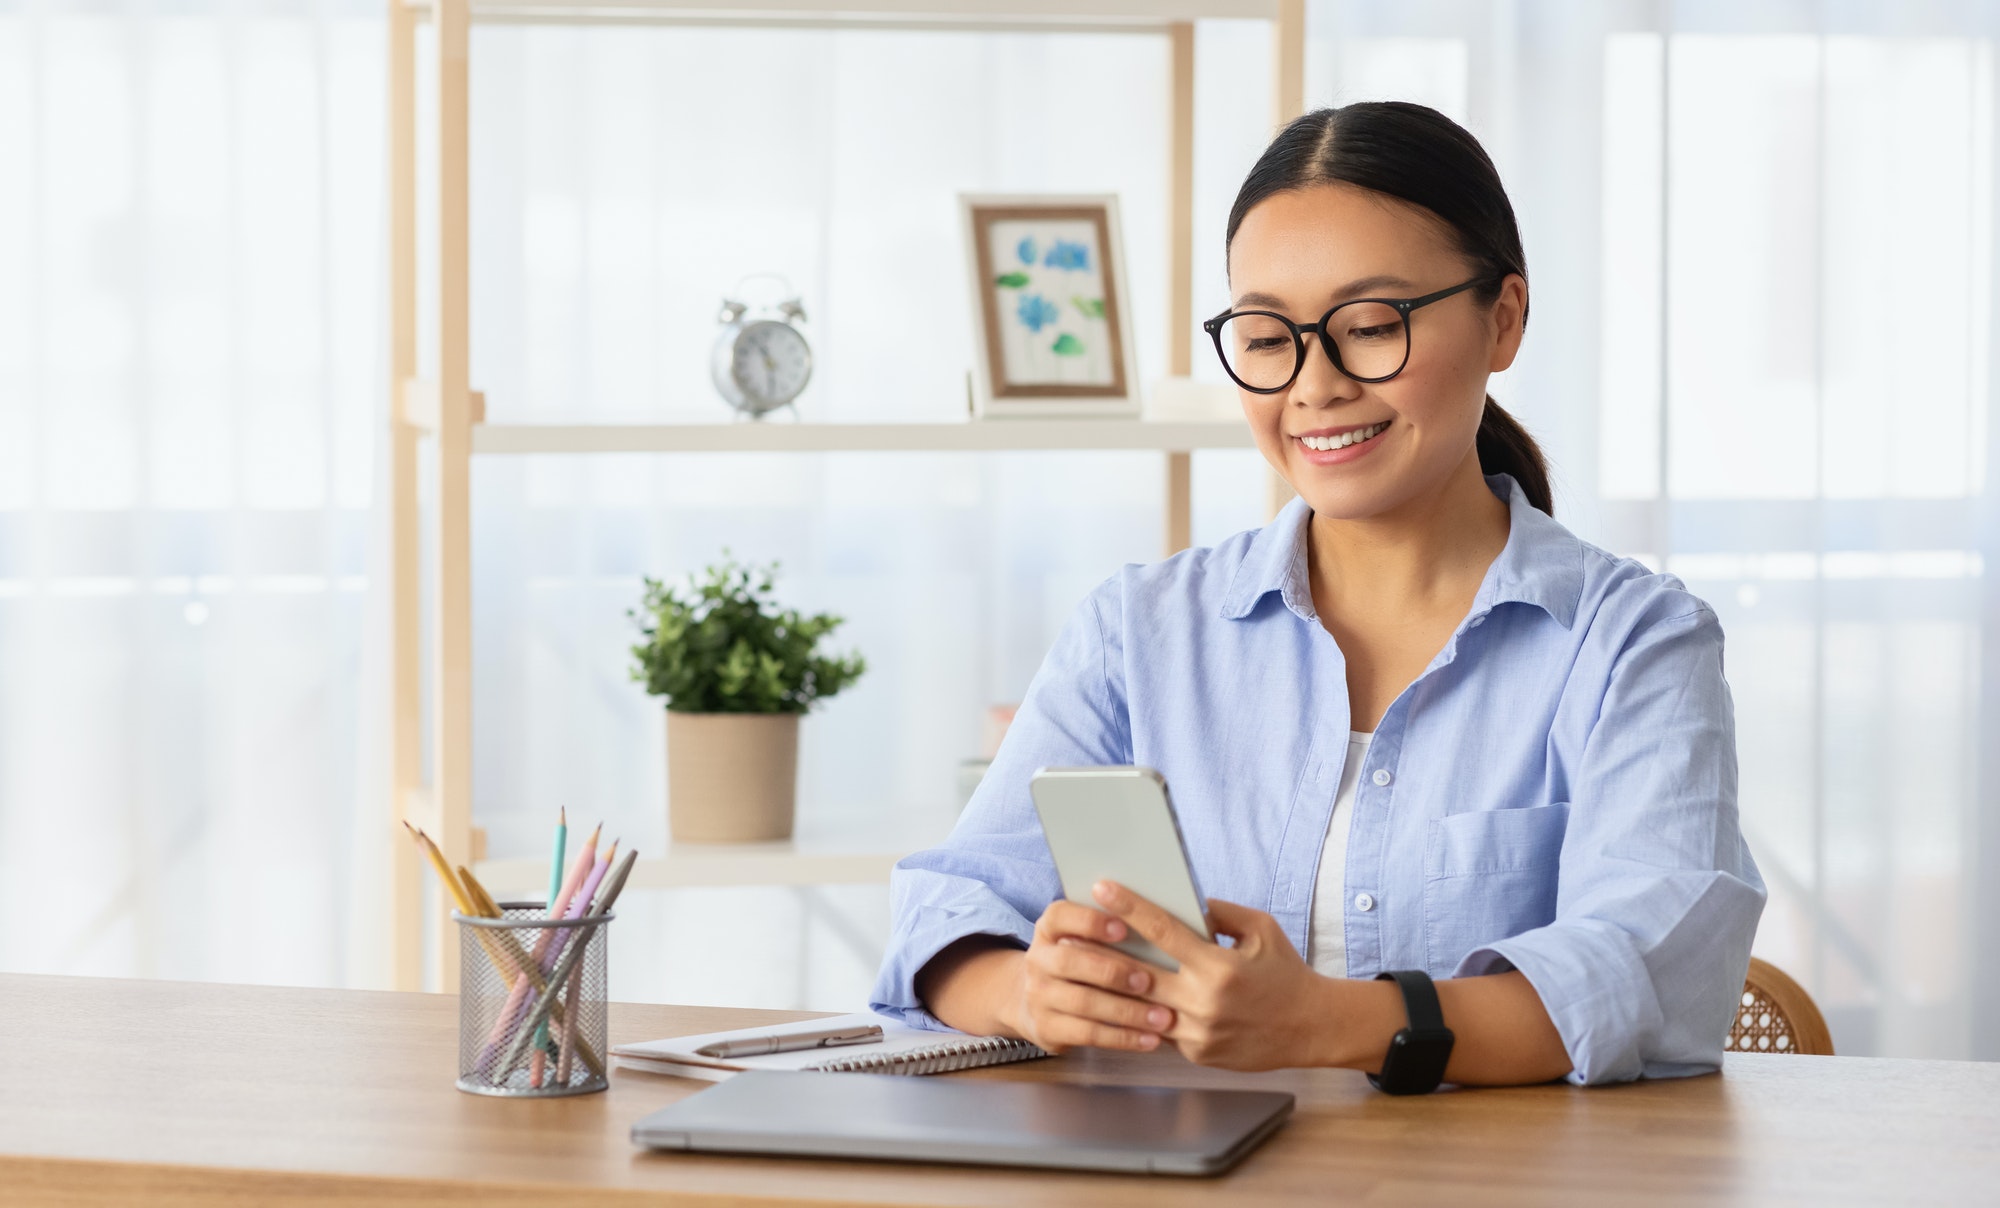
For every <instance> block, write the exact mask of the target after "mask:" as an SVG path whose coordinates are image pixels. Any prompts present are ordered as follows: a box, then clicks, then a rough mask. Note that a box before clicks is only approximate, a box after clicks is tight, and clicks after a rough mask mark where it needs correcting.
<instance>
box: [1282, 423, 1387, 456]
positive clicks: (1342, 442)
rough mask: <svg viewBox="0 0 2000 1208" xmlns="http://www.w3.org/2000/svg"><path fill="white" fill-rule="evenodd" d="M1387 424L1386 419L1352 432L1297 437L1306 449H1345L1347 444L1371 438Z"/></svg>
mask: <svg viewBox="0 0 2000 1208" xmlns="http://www.w3.org/2000/svg"><path fill="white" fill-rule="evenodd" d="M1388 426H1389V425H1388V423H1387V421H1384V422H1382V423H1379V424H1374V425H1371V426H1369V427H1366V428H1358V429H1356V430H1355V431H1353V432H1343V433H1342V434H1340V435H1339V436H1301V437H1299V443H1300V444H1303V445H1304V446H1305V447H1306V448H1308V449H1317V450H1319V451H1320V452H1322V453H1326V452H1330V451H1332V450H1334V449H1345V448H1346V447H1347V446H1349V445H1353V444H1359V443H1361V442H1362V441H1364V440H1372V439H1373V438H1375V437H1376V436H1379V435H1380V434H1381V432H1382V429H1384V428H1386V427H1388Z"/></svg>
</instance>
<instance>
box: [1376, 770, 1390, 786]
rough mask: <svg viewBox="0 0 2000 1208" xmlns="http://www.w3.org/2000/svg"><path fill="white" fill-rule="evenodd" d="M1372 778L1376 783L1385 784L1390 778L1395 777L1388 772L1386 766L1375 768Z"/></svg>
mask: <svg viewBox="0 0 2000 1208" xmlns="http://www.w3.org/2000/svg"><path fill="white" fill-rule="evenodd" d="M1374 779H1375V783H1376V784H1379V785H1384V786H1386V785H1387V784H1388V783H1389V782H1390V781H1391V780H1394V779H1395V777H1394V776H1391V775H1390V774H1389V769H1388V768H1376V769H1375V777H1374Z"/></svg>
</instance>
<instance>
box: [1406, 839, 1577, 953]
mask: <svg viewBox="0 0 2000 1208" xmlns="http://www.w3.org/2000/svg"><path fill="white" fill-rule="evenodd" d="M1568 827H1569V803H1568V802H1556V803H1555V804H1553V805H1536V806H1528V807H1526V808H1524V809H1506V810H1477V811H1474V812H1472V813H1465V814H1452V815H1449V816H1447V817H1444V818H1437V819H1434V820H1432V821H1431V823H1430V826H1429V828H1428V830H1427V831H1426V833H1425V835H1424V942H1425V946H1426V949H1427V951H1426V954H1425V955H1426V956H1427V957H1428V958H1429V959H1428V963H1429V964H1430V965H1431V966H1432V968H1433V969H1435V968H1438V967H1443V968H1445V969H1447V970H1449V969H1450V968H1451V967H1452V966H1454V965H1456V964H1457V962H1458V961H1459V959H1460V958H1462V957H1463V956H1464V955H1465V954H1466V953H1468V952H1471V951H1472V950H1473V949H1475V948H1478V947H1481V946H1482V945H1485V944H1490V943H1493V942H1495V941H1497V940H1503V939H1506V938H1507V937H1508V936H1513V935H1519V934H1521V933H1522V932H1523V931H1531V930H1533V929H1534V928H1536V927H1542V926H1546V925H1547V924H1549V923H1550V922H1553V921H1554V919H1555V913H1556V880H1557V874H1558V873H1559V872H1560V870H1561V866H1562V845H1563V833H1564V832H1565V831H1566V830H1567V829H1568Z"/></svg>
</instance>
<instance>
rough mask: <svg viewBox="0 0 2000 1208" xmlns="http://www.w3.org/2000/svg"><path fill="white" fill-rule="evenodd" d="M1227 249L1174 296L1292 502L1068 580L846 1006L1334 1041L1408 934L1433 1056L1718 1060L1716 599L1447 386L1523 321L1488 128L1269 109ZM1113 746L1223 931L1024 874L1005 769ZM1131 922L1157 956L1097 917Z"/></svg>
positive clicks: (1032, 871)
mask: <svg viewBox="0 0 2000 1208" xmlns="http://www.w3.org/2000/svg"><path fill="white" fill-rule="evenodd" d="M1227 256H1228V269H1229V283H1230V289H1231V292H1232V294H1233V296H1234V302H1233V303H1232V305H1231V308H1230V310H1229V311H1227V312H1225V313H1224V314H1222V315H1219V316H1217V317H1216V318H1215V319H1212V320H1210V321H1209V322H1208V323H1207V324H1205V327H1206V329H1207V330H1208V331H1209V332H1210V334H1211V335H1212V336H1213V337H1214V339H1215V343H1216V349H1217V352H1218V353H1219V354H1220V355H1221V356H1222V358H1223V361H1224V364H1225V366H1226V367H1227V368H1228V369H1229V372H1230V374H1231V376H1232V377H1233V378H1234V379H1235V380H1236V382H1237V385H1238V386H1239V388H1241V395H1242V402H1243V410H1244V414H1245V416H1246V417H1247V418H1248V420H1249V422H1250V425H1251V427H1252V429H1253V430H1254V431H1255V433H1256V438H1257V445H1258V448H1259V449H1260V450H1262V452H1263V454H1264V456H1265V457H1266V459H1268V460H1269V461H1270V463H1271V465H1272V466H1273V467H1275V468H1276V470H1277V471H1278V472H1279V473H1280V474H1282V475H1284V476H1285V478H1286V479H1287V480H1288V481H1289V482H1290V483H1291V484H1292V486H1293V487H1294V488H1295V489H1296V490H1297V492H1298V496H1299V497H1298V499H1296V500H1294V501H1293V502H1292V503H1291V504H1290V505H1289V506H1287V507H1286V508H1285V509H1284V511H1283V512H1282V513H1281V514H1280V515H1279V516H1278V518H1277V519H1276V520H1274V521H1272V522H1271V523H1270V524H1269V525H1267V526H1265V527H1264V528H1262V529H1260V530H1256V531H1252V532H1248V533H1243V534H1239V535H1238V536H1236V537H1234V538H1231V539H1230V540H1228V541H1225V542H1223V543H1222V544H1220V545H1218V546H1215V547H1213V548H1209V549H1196V550H1189V551H1187V552H1185V553H1183V554H1180V555H1178V556H1176V557H1173V558H1170V559H1168V560H1166V561H1165V562H1162V563H1158V564H1155V565H1150V566H1128V567H1126V568H1125V569H1124V570H1122V571H1121V572H1119V573H1118V574H1116V575H1114V576H1113V577H1112V578H1111V579H1109V580H1108V581H1106V582H1105V583H1104V584H1103V585H1101V586H1100V587H1099V588H1097V590H1095V591H1094V592H1092V593H1091V595H1090V596H1089V597H1088V598H1087V599H1086V600H1085V601H1084V603H1083V604H1082V605H1081V606H1080V607H1079V608H1078V609H1077V611H1076V613H1075V614H1074V615H1073V616H1072V617H1071V619H1070V620H1069V622H1068V624H1067V625H1066V626H1065V628H1064V629H1063V631H1062V633H1061V634H1060V636H1059V637H1058V638H1057V640H1056V643H1055V646H1054V648H1053V649H1052V650H1051V651H1050V653H1049V655H1048V658H1047V661H1046V662H1045V663H1044V665H1043V666H1042V668H1041V671H1040V672H1039V673H1038V675H1037V676H1036V678H1035V681H1034V682H1033V684H1032V685H1030V687H1029V690H1028V692H1027V694H1026V696H1025V698H1024V700H1023V702H1022V705H1021V709H1020V711H1019V714H1018V715H1017V716H1016V718H1015V720H1014V723H1013V725H1012V728H1011V729H1010V730H1009V732H1008V735H1007V738H1006V741H1005V742H1004V743H1003V744H1002V746H1001V748H1000V751H999V753H998V755H997V757H996V758H995V760H994V762H993V766H992V769H991V770H990V771H989V772H988V773H987V776H986V778H985V781H984V782H983V783H982V784H981V786H980V789H979V791H978V793H977V794H976V795H975V796H974V798H973V800H972V802H971V803H970V804H969V805H968V806H967V809H966V812H965V815H964V817H963V819H962V820H961V821H960V823H959V825H958V827H957V828H956V830H955V831H954V832H953V834H952V835H951V837H950V838H949V839H948V840H946V841H945V842H944V843H943V844H942V845H941V846H939V847H937V848H934V849H932V850H929V851H925V852H920V853H918V854H916V855H913V856H911V857H909V858H908V859H906V860H904V861H903V862H902V863H901V864H900V865H899V866H898V868H897V871H896V873H895V876H894V881H893V897H894V912H895V925H894V934H893V938H892V941H891V944H890V950H889V953H888V956H887V958H886V960H885V962H884V966H883V969H882V974H881V978H880V980H879V982H878V984H877V987H876V992H875V995H874V998H875V1006H876V1009H877V1010H882V1011H887V1012H890V1013H893V1014H898V1015H901V1016H902V1017H904V1018H905V1019H907V1020H909V1021H911V1022H913V1023H917V1024H920V1025H924V1026H930V1027H939V1026H944V1027H951V1028H956V1029H959V1030H962V1031H967V1032H976V1033H991V1034H1005V1035H1011V1036H1021V1037H1025V1038H1027V1039H1030V1040H1032V1041H1034V1042H1036V1043H1037V1044H1040V1045H1041V1046H1043V1047H1044V1048H1047V1049H1050V1050H1052V1051H1058V1052H1059V1051H1062V1050H1064V1049H1067V1048H1070V1047H1072V1046H1078V1045H1097V1046H1103V1047H1106V1048H1114V1049H1132V1050H1140V1051H1144V1050H1150V1049H1155V1048H1157V1047H1159V1046H1160V1045H1161V1044H1163V1043H1170V1044H1172V1045H1174V1046H1175V1047H1177V1048H1178V1049H1179V1050H1180V1051H1181V1052H1182V1053H1183V1054H1185V1055H1186V1056H1187V1057H1188V1058H1189V1059H1191V1060H1193V1061H1196V1062H1200V1063H1204V1064H1210V1065H1217V1066H1226V1067H1231V1068H1237V1069H1268V1068H1273V1067H1278V1066H1301V1065H1330V1066H1346V1067H1350V1068H1355V1069H1362V1070H1367V1071H1369V1072H1371V1073H1374V1072H1377V1071H1379V1070H1380V1069H1381V1068H1382V1064H1383V1060H1384V1056H1385V1054H1386V1053H1387V1051H1388V1049H1389V1046H1390V1043H1391V1041H1392V1039H1393V1038H1394V1037H1395V1036H1396V1035H1397V1033H1398V1032H1399V1031H1401V1030H1402V1029H1404V1028H1405V1026H1406V1025H1407V1024H1410V1023H1411V1022H1412V1018H1413V1016H1414V1015H1415V1013H1416V1005H1415V1004H1414V1003H1413V1002H1412V1001H1406V999H1405V996H1404V992H1403V990H1402V988H1401V981H1388V980H1375V979H1376V976H1377V975H1378V974H1386V973H1387V972H1388V971H1406V970H1407V971H1415V972H1416V973H1418V974H1424V975H1428V978H1424V977H1417V978H1415V979H1414V980H1416V981H1418V982H1423V981H1426V980H1428V979H1435V987H1436V998H1437V1001H1438V1003H1439V1004H1440V1005H1441V1008H1442V1012H1443V1017H1444V1024H1445V1026H1446V1027H1448V1028H1449V1029H1450V1030H1451V1032H1452V1033H1453V1036H1454V1037H1455V1039H1454V1041H1453V1042H1452V1043H1451V1044H1450V1048H1449V1064H1448V1065H1447V1066H1445V1067H1444V1068H1443V1071H1442V1072H1443V1077H1444V1079H1445V1080H1446V1081H1450V1082H1455V1083H1460V1084H1514V1083H1530V1082H1541V1081H1547V1080H1551V1079H1555V1078H1559V1077H1567V1078H1568V1079H1569V1080H1570V1081H1572V1082H1575V1083H1578V1084H1591V1083H1600V1082H1609V1081H1619V1080H1624V1079H1631V1078H1636V1077H1641V1076H1644V1077H1671V1076H1678V1075H1686V1074H1694V1073H1703V1072H1708V1071H1711V1070H1714V1069H1716V1068H1717V1067H1718V1065H1719V1063H1720V1060H1721V1056H1722V1046H1723V1042H1724V1039H1725V1037H1726V1035H1727V1033H1728V1030H1729V1025H1730V1021H1731V1018H1732V1016H1733V1014H1734V1010H1735V1003H1736V998H1737V995H1738V994H1739V993H1740V991H1741V989H1742V985H1743V977H1744V972H1745V969H1746V966H1747V964H1748V961H1749V951H1750V940H1751V936H1752V934H1753V933H1754V931H1755V929H1756V924H1757V918H1758V915H1759V914H1760V913H1761V911H1762V909H1763V902H1764V886H1763V882H1762V879H1761V878H1760V877H1759V875H1758V873H1757V869H1756V866H1755V864H1754V863H1753V862H1752V861H1751V858H1750V855H1749V852H1748V850H1747V849H1746V848H1745V846H1744V843H1743V840H1742V837H1741V834H1740V832H1739V830H1738V826H1737V814H1736V750H1735V727H1734V720H1733V716H1732V713H1731V704H1730V698H1729V690H1728V687H1727V685H1726V684H1725V682H1724V680H1723V662H1722V630H1721V628H1720V626H1719V625H1718V624H1717V621H1716V617H1715V614H1714V612H1712V611H1711V610H1710V609H1709V607H1708V606H1707V605H1706V604H1704V603H1703V602H1702V601H1701V600H1699V599H1697V598H1695V597H1694V596H1692V595H1690V594H1689V593H1688V592H1687V591H1686V590H1684V589H1683V588H1682V586H1681V584H1680V583H1679V581H1678V580H1676V579H1674V578H1673V577H1671V576H1668V575H1660V574H1653V573H1650V572H1648V571H1647V570H1646V569H1645V568H1644V567H1643V566H1641V565H1639V564H1638V563H1636V562H1633V561H1631V560H1629V559H1622V558H1617V557H1614V556H1612V555H1610V554H1608V553H1606V552H1604V551H1603V550H1600V549H1597V548H1595V547H1593V546H1590V545H1587V544H1585V543H1583V542H1582V541H1579V540H1578V539H1577V538H1576V537H1574V536H1572V535H1571V534H1570V533H1569V531H1568V530H1566V529H1564V528H1563V527H1562V526H1561V525H1559V524H1557V523H1556V522H1555V520H1554V519H1553V518H1552V511H1553V509H1552V505H1551V500H1550V494H1549V482H1548V472H1547V469H1546V467H1545V466H1544V464H1543V461H1542V457H1541V453H1540V450H1539V449H1538V448H1537V447H1536V445H1535V442H1534V441H1533V440H1532V439H1531V438H1530V437H1529V436H1528V435H1527V433H1526V432H1525V431H1523V430H1522V429H1521V427H1520V426H1519V425H1517V424H1516V423H1515V422H1514V421H1513V420H1512V419H1511V418H1510V417H1509V416H1508V415H1507V414H1506V412H1504V411H1502V410H1501V409H1500V407H1499V405H1498V404H1496V403H1495V402H1493V400H1492V399H1491V398H1490V397H1488V396H1487V394H1486V381H1487V377H1488V375H1489V374H1491V373H1493V372H1495V371H1498V370H1503V369H1505V368H1507V366H1508V365H1510V364H1511V363H1512V362H1513V360H1514V356H1515V353H1516V351H1517V350H1518V349H1519V347H1520V343H1521V337H1522V330H1523V327H1524V326H1525V324H1526V321H1527V317H1528V285H1527V273H1526V267H1525V263H1524V258H1523V255H1522V251H1521V240H1520V234H1519V232H1518V230H1517V228H1516V226H1515V222H1514V214H1513V209H1512V206H1511V205H1510V204H1509V202H1508V200H1507V197H1506V194H1505V192H1504V191H1503V190H1502V188H1501V185H1500V180H1499V176H1498V174H1497V173H1496V172H1495V171H1494V168H1493V165H1492V162H1491V161H1490V160H1489V159H1488V158H1487V156H1486V154H1485V152H1484V151H1483V150H1482V149H1481V148H1480V147H1479V144H1478V143H1477V141H1476V140H1474V139H1473V138H1472V136H1471V135H1470V134H1468V133H1467V132H1466V131H1465V130H1463V129H1462V128H1460V127H1459V126H1457V125H1456V124H1455V123H1453V122H1452V121H1450V120H1449V119H1448V118H1445V117H1444V116H1443V115H1441V114H1439V113H1437V112H1435V111H1433V110H1430V109H1427V108H1424V107H1422V106H1418V105H1410V104H1401V103H1373V104H1355V105H1349V106H1346V107H1344V108H1341V109H1333V110H1321V111H1319V112H1316V113H1312V114H1308V115H1307V116H1305V117H1302V118H1300V119H1299V120H1297V121H1295V122H1293V123H1292V124H1291V125H1290V126H1289V127H1287V128H1286V129H1285V130H1284V131H1283V133H1281V134H1280V135H1279V136H1278V138H1277V139H1276V140H1275V141H1274V142H1273V143H1272V144H1271V146H1270V148H1269V149H1268V150H1267V151H1265V153H1264V155H1263V157H1262V158H1261V159H1260V160H1259V161H1258V162H1257V164H1256V166H1255V167H1254V168H1253V169H1252V170H1251V173H1250V176H1249V178H1248V180H1246V181H1245V182H1244V185H1243V189H1242V192H1241V193H1240V194H1239V196H1238V197H1237V200H1236V204H1235V206H1234V208H1233V209H1232V210H1231V213H1230V216H1229V230H1228V242H1227ZM1129 763H1137V764H1144V765H1148V766H1151V767H1154V768H1157V769H1159V770H1160V772H1161V773H1162V774H1163V775H1164V776H1165V777H1166V780H1167V783H1168V784H1169V785H1170V786H1171V788H1172V791H1173V795H1174V801H1175V806H1176V811H1177V813H1178V815H1179V818H1180V822H1181V826H1182V830H1183V833H1184V836H1185V839H1186V843H1187V847H1188V850H1189V855H1190V858H1191V859H1192V861H1193V863H1194V866H1195V872H1196V876H1197V878H1198V879H1199V881H1200V883H1201V886H1202V888H1203V889H1204V891H1205V892H1207V893H1208V894H1209V895H1210V899H1209V906H1210V918H1211V923H1212V928H1213V930H1215V931H1216V932H1217V933H1219V934H1220V935H1224V936H1227V937H1230V938H1231V939H1232V940H1233V943H1231V944H1228V945H1222V944H1212V943H1208V942H1205V941H1203V940H1201V939H1199V938H1198V937H1196V936H1195V935H1194V934H1193V933H1192V932H1190V931H1188V930H1187V929H1186V928H1185V927H1182V926H1181V925H1180V924H1179V923H1177V922H1175V921H1174V920H1173V919H1171V918H1170V917H1168V916H1167V915H1165V913H1164V912H1162V911H1161V910H1159V909H1158V908H1157V907H1155V906H1153V905H1152V904H1151V903H1148V902H1145V901H1143V900H1140V899H1138V898H1136V897H1135V895H1132V894H1131V893H1130V892H1128V891H1125V890H1123V889H1122V888H1121V887H1119V886H1116V885H1111V884H1108V883H1106V884H1100V885H1099V886H1098V887H1097V894H1098V901H1097V902H1095V903H1088V904H1086V903H1077V902H1069V901H1065V900H1062V898H1061V888H1060V886H1059V884H1058V882H1057V878H1056V874H1055V870H1054V867H1053V865H1052V864H1051V862H1050V860H1049V856H1048V852H1047V848H1046V846H1045V845H1044V843H1043V840H1042V835H1041V831H1040V828H1039V826H1038V824H1037V822H1036V819H1035V813H1034V810H1033V808H1032V805H1031V802H1030V799H1029V795H1028V779H1029V777H1030V775H1031V774H1032V773H1033V771H1034V769H1036V768H1038V767H1043V766H1052V765H1079V764H1129ZM1130 932H1137V933H1139V934H1141V935H1143V936H1145V937H1147V938H1149V939H1151V940H1153V942H1155V943H1156V944H1159V945H1160V946H1161V947H1163V948H1165V949H1166V950H1167V951H1168V952H1170V953H1172V954H1173V955H1175V956H1176V957H1177V958H1178V959H1179V960H1180V962H1181V965H1182V968H1181V970H1180V971H1179V972H1176V973H1168V972H1166V971H1165V970H1163V969H1160V968H1158V967H1155V966H1153V965H1149V964H1146V963H1143V962H1140V961H1138V960H1135V959H1132V958H1130V957H1127V956H1125V955H1124V954H1123V953H1121V952H1118V951H1116V950H1114V949H1112V948H1109V947H1107V946H1106V942H1107V941H1116V940H1119V939H1122V938H1124V937H1125V936H1126V935H1128V934H1129V933H1130ZM1400 976H1401V975H1400V974H1399V977H1400ZM1431 1083H1432V1084H1435V1076H1433V1077H1432V1079H1431ZM1419 1089H1422V1088H1421V1087H1420V1088H1419Z"/></svg>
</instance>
